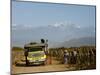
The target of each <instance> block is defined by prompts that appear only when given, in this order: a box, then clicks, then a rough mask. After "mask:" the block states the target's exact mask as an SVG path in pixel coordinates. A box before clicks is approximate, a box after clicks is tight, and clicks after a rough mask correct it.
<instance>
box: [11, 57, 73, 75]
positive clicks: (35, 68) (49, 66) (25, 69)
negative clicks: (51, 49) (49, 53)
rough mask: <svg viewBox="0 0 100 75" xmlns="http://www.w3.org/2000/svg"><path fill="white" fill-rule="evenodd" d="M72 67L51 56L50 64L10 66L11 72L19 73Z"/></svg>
mask: <svg viewBox="0 0 100 75" xmlns="http://www.w3.org/2000/svg"><path fill="white" fill-rule="evenodd" d="M73 69H74V67H69V66H68V65H65V64H60V63H59V61H57V60H55V59H53V58H52V64H46V65H40V66H27V67H26V66H15V65H13V66H12V74H20V73H36V72H51V71H52V72H53V71H65V70H66V71H68V70H73Z"/></svg>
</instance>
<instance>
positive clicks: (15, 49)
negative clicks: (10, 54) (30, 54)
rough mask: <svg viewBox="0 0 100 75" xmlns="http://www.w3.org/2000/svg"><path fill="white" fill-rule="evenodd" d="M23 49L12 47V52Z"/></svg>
mask: <svg viewBox="0 0 100 75" xmlns="http://www.w3.org/2000/svg"><path fill="white" fill-rule="evenodd" d="M23 50H24V49H23V48H21V47H12V51H23Z"/></svg>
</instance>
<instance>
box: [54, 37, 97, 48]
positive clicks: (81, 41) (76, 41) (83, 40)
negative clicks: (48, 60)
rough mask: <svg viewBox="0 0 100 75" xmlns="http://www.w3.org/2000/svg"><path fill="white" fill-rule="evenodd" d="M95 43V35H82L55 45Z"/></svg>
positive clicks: (77, 45)
mask: <svg viewBox="0 0 100 75" xmlns="http://www.w3.org/2000/svg"><path fill="white" fill-rule="evenodd" d="M95 44H96V39H95V37H82V38H77V39H72V40H69V41H65V42H63V43H61V44H59V45H57V46H56V47H79V46H95Z"/></svg>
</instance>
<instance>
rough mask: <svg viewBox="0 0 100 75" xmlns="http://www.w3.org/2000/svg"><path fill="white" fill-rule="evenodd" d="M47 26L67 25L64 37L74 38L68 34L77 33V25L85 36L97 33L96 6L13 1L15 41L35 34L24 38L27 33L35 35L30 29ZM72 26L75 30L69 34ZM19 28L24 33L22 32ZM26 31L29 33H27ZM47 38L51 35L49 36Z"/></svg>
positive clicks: (13, 32) (13, 36)
mask: <svg viewBox="0 0 100 75" xmlns="http://www.w3.org/2000/svg"><path fill="white" fill-rule="evenodd" d="M47 26H54V27H60V26H64V27H66V28H67V29H66V30H67V32H66V36H65V35H62V36H63V38H66V37H69V38H72V37H73V36H68V35H73V34H76V33H75V32H74V30H75V27H76V28H78V30H79V29H80V30H81V31H80V33H79V34H81V33H82V34H83V36H84V37H85V36H87V35H89V36H93V35H95V33H93V32H95V6H81V5H68V4H50V3H36V2H16V1H12V38H13V41H16V40H17V42H18V40H23V41H25V40H29V38H30V37H33V36H30V35H28V37H27V38H26V39H22V38H25V37H26V36H27V34H32V35H35V33H32V31H30V30H35V29H36V28H40V27H41V28H43V27H47ZM28 28H29V29H28ZM34 28H35V29H34ZM41 28H40V29H41ZM70 28H74V29H73V32H72V33H71V34H67V33H70V32H71V31H72V30H68V29H70ZM25 29H26V30H25ZM49 29H50V28H49ZM85 29H86V30H85ZM89 29H90V31H89ZM19 30H20V32H22V33H20V32H19ZM76 30H77V29H76ZM76 30H75V31H76ZM82 30H83V31H85V33H83V32H82ZM87 30H88V31H87ZM24 32H27V33H26V34H25V33H24ZM59 32H61V31H59ZM63 33H65V31H64V30H62V33H61V34H63ZM51 36H52V34H51ZM80 37H81V36H80ZM36 38H37V37H36ZM41 38H42V37H41ZM47 38H51V37H49V36H48V37H47ZM63 38H58V39H57V38H55V39H50V40H56V39H57V41H58V40H61V39H63ZM73 38H74V37H73ZM38 39H39V38H38ZM38 39H33V40H38ZM31 40H32V39H31ZM14 43H15V42H14Z"/></svg>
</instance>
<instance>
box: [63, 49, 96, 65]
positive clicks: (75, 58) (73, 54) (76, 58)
mask: <svg viewBox="0 0 100 75" xmlns="http://www.w3.org/2000/svg"><path fill="white" fill-rule="evenodd" d="M94 51H95V50H94ZM63 58H64V59H63V60H64V61H63V62H64V64H78V65H80V64H87V65H89V64H95V63H96V62H95V61H96V54H95V53H94V52H93V51H92V50H88V51H87V52H85V53H83V52H82V51H81V52H80V51H79V50H71V51H68V50H64V56H63Z"/></svg>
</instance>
